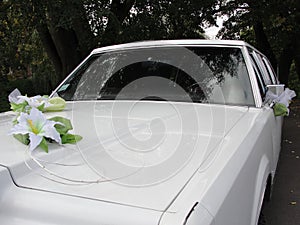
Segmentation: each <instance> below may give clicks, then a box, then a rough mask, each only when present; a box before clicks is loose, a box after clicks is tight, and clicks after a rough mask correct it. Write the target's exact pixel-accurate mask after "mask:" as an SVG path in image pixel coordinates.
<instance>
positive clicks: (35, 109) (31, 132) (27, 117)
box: [8, 89, 82, 152]
mask: <svg viewBox="0 0 300 225" xmlns="http://www.w3.org/2000/svg"><path fill="white" fill-rule="evenodd" d="M8 99H9V102H10V105H11V109H12V110H13V111H14V112H17V113H18V114H17V119H16V120H14V122H13V123H14V127H13V128H12V129H11V131H10V132H9V135H13V136H14V137H15V138H16V139H17V140H19V141H20V142H22V143H23V144H25V145H29V148H30V150H31V151H32V150H34V149H36V148H37V147H40V148H41V149H43V150H44V151H45V152H48V142H52V141H55V142H57V143H58V144H75V143H77V142H78V141H80V140H81V139H82V137H81V136H80V135H75V134H70V133H69V131H70V130H72V129H73V127H72V124H71V121H70V120H69V119H66V118H64V117H59V116H56V117H53V118H50V119H47V118H46V117H45V115H44V114H43V112H47V111H62V110H63V109H64V108H65V105H66V102H65V100H64V99H62V98H60V97H54V98H49V97H47V96H40V95H37V96H34V97H27V96H22V95H21V93H20V91H19V90H18V89H15V90H14V91H13V92H11V93H10V95H9V96H8Z"/></svg>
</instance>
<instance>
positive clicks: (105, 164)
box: [0, 101, 248, 211]
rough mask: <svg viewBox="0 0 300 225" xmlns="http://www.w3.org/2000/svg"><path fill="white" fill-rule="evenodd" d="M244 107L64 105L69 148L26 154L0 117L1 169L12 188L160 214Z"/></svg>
mask: <svg viewBox="0 0 300 225" xmlns="http://www.w3.org/2000/svg"><path fill="white" fill-rule="evenodd" d="M247 111H248V108H247V107H236V106H222V105H209V104H195V103H169V102H152V101H139V102H131V101H115V102H114V101H98V102H92V101H91V102H75V103H68V104H67V107H66V109H65V110H64V111H63V112H55V113H45V114H46V116H47V117H49V118H50V117H54V116H63V117H66V118H69V119H71V121H72V124H73V127H74V129H73V130H72V132H73V133H76V134H79V135H81V136H82V137H83V139H82V140H81V141H80V142H78V143H77V144H76V145H69V144H68V145H63V146H60V145H58V144H56V143H50V144H49V153H45V152H42V151H41V150H40V149H36V150H34V151H33V152H30V151H29V148H28V146H25V145H23V144H21V143H19V142H18V141H16V140H15V139H14V138H13V137H12V136H9V135H8V134H7V133H8V132H9V130H10V129H11V127H12V119H13V118H14V114H13V113H12V112H7V113H2V114H1V116H0V126H1V128H0V141H1V145H2V147H1V150H0V165H2V166H5V167H7V168H9V170H10V173H11V175H12V177H13V180H14V182H15V183H16V184H17V185H18V186H19V187H26V188H30V189H38V190H42V191H47V192H53V193H60V194H66V195H72V196H78V197H84V198H88V199H94V200H98V201H103V202H110V203H115V204H121V205H128V206H133V207H140V208H145V209H151V210H158V211H164V210H166V209H167V208H168V206H169V205H170V204H171V203H172V201H173V200H174V199H175V198H176V196H178V194H179V193H180V192H181V191H182V189H183V188H184V186H185V185H186V184H187V183H188V182H189V180H190V179H191V178H192V176H193V174H195V172H196V171H197V170H199V169H202V170H203V168H202V165H204V164H205V165H207V164H208V163H213V157H209V156H210V155H212V154H213V153H216V152H217V151H218V150H219V149H220V146H221V144H222V140H223V139H224V138H225V137H226V135H227V134H228V132H229V130H231V129H233V128H234V126H235V124H237V123H238V122H239V121H240V120H241V119H242V118H243V115H244V114H245V113H247Z"/></svg>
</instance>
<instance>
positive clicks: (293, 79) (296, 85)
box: [288, 63, 300, 98]
mask: <svg viewBox="0 0 300 225" xmlns="http://www.w3.org/2000/svg"><path fill="white" fill-rule="evenodd" d="M288 86H289V88H290V89H292V90H294V91H295V92H296V95H297V96H296V98H300V79H299V76H298V75H297V73H296V68H295V63H293V64H292V67H291V72H290V79H289V83H288Z"/></svg>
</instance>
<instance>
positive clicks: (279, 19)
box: [218, 0, 300, 84]
mask: <svg viewBox="0 0 300 225" xmlns="http://www.w3.org/2000/svg"><path fill="white" fill-rule="evenodd" d="M299 4H300V3H299V1H296V0H288V1H279V0H268V1H267V0H263V1H252V0H246V1H245V0H229V1H222V0H221V1H220V2H219V7H218V12H219V14H220V15H226V16H227V17H228V20H227V21H226V22H225V23H224V28H223V29H221V32H220V33H219V36H220V37H222V38H233V37H234V38H239V39H244V40H246V41H248V42H250V43H252V44H253V45H254V46H256V47H257V48H258V49H259V50H261V51H262V52H263V53H264V54H266V55H267V57H268V58H269V59H270V61H271V63H272V65H273V67H274V68H278V69H279V79H280V81H281V82H282V83H284V84H287V83H288V79H289V71H290V67H291V65H292V62H293V61H295V64H296V68H297V73H298V76H299V77H300V66H299V65H300V59H299V58H300V57H299V52H300V48H299V46H300V40H299V38H298V37H299V35H300V28H299V26H298V21H300V7H299Z"/></svg>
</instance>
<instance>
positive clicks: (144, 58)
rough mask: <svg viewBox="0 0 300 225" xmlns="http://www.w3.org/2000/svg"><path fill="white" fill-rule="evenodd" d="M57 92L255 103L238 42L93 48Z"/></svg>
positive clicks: (80, 96) (71, 96) (78, 96)
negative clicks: (232, 44)
mask: <svg viewBox="0 0 300 225" xmlns="http://www.w3.org/2000/svg"><path fill="white" fill-rule="evenodd" d="M56 92H57V94H58V95H59V96H61V97H62V98H64V99H65V100H68V101H77V100H81V101H82V100H156V101H179V102H198V103H214V104H229V105H246V106H254V99H253V95H252V89H251V85H250V81H249V76H248V71H247V68H246V65H245V62H244V58H243V55H242V51H241V49H240V48H237V47H236V48H234V47H153V48H139V49H129V50H118V51H110V52H106V53H99V54H94V55H92V56H91V57H89V58H88V59H87V60H86V61H85V62H84V63H83V64H82V65H81V66H80V67H79V68H78V69H77V70H76V71H75V72H74V73H72V74H71V75H70V76H69V77H68V78H67V79H66V80H65V82H63V84H61V85H60V86H59V88H58V89H57V91H56Z"/></svg>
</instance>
